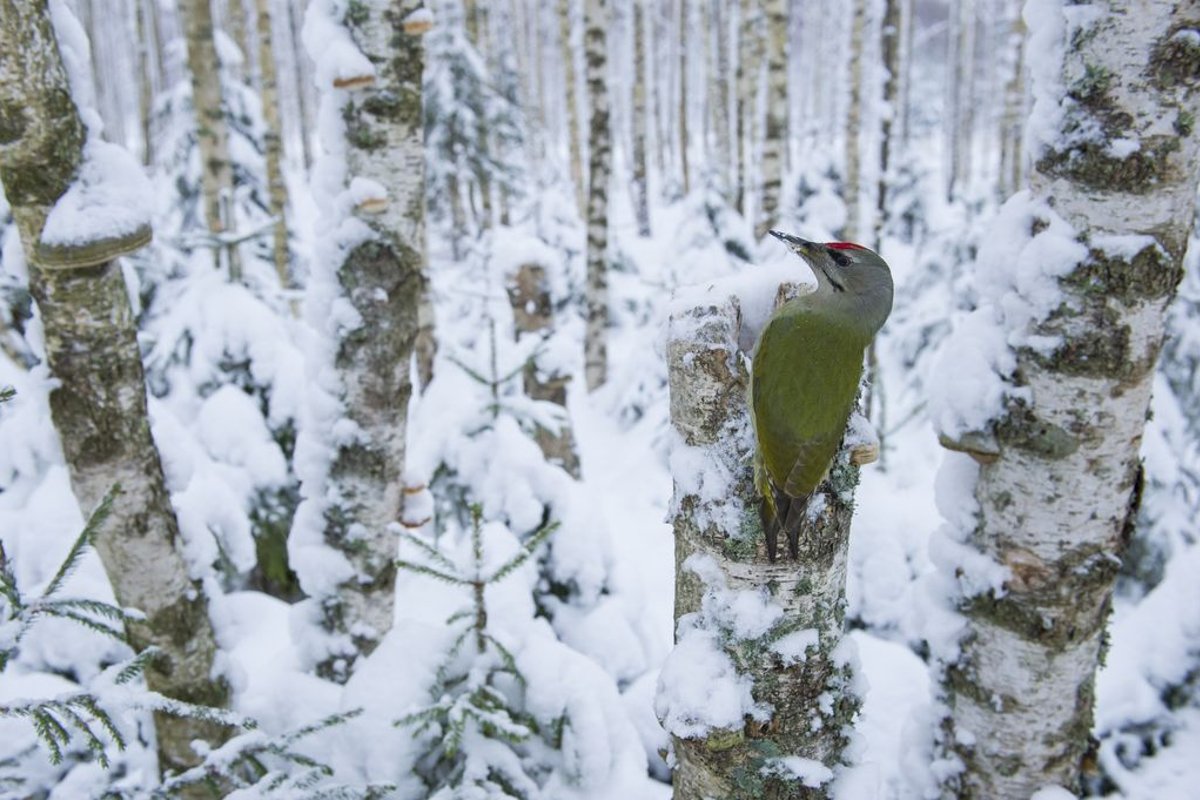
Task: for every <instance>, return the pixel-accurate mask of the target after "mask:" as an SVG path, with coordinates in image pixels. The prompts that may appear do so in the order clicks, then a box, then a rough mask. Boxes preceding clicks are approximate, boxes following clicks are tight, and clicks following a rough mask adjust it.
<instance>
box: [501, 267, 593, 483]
mask: <svg viewBox="0 0 1200 800" xmlns="http://www.w3.org/2000/svg"><path fill="white" fill-rule="evenodd" d="M508 299H509V302H510V303H511V304H512V309H513V321H514V327H515V331H514V336H515V337H516V338H517V339H518V340H519V339H520V338H521V337H522V336H532V337H535V340H545V339H547V338H549V337H550V336H553V335H554V333H555V320H554V304H553V302H552V298H551V296H550V288H549V283H548V281H547V280H546V268H545V267H544V266H542V265H541V264H535V263H529V264H522V265H521V267H520V268H519V269H518V270H517V272H516V274H515V275H513V276H512V278H511V280H510V282H509V285H508ZM539 352H540V351H539ZM538 361H539V359H538V357H537V356H536V355H535V357H534V358H532V359H530V361H529V363H528V364H526V365H525V371H524V376H523V381H524V385H525V394H526V395H527V396H528V397H530V398H532V399H534V400H542V401H545V402H549V403H553V404H555V405H556V406H559V407H560V408H562V409H563V411H562V415H561V417H560V418H559V420H558V421H559V425H558V427H557V428H553V429H552V428H546V427H543V426H542V425H540V424H536V423H535V426H534V432H533V440H534V441H535V442H537V445H538V448H539V449H541V451H542V455H543V456H545V458H546V461H548V462H550V463H551V464H556V465H558V466H560V467H562V468H563V469H564V470H565V471H566V472H567V474H568V475H570V476H571V477H573V478H578V477H579V454H578V453H577V452H576V449H575V434H574V432H573V430H572V427H571V419H570V417H569V416H568V415H567V413H566V407H567V387H568V386H569V385H570V383H571V376H570V375H569V374H564V373H561V372H559V371H558V365H557V364H555V363H548V364H545V365H543V364H539V363H538ZM552 361H553V360H552V359H551V362H552Z"/></svg>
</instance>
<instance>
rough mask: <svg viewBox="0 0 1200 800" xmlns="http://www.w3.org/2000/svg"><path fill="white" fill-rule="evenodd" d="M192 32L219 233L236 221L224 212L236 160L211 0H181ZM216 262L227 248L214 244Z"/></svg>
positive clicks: (198, 112)
mask: <svg viewBox="0 0 1200 800" xmlns="http://www.w3.org/2000/svg"><path fill="white" fill-rule="evenodd" d="M180 5H181V9H180V12H181V13H182V14H183V16H184V26H185V32H186V33H185V35H186V37H187V63H188V70H189V71H190V72H191V76H192V110H193V113H194V114H195V116H196V142H197V145H198V146H199V148H200V191H201V194H202V195H203V197H204V219H205V222H207V223H208V230H209V232H210V233H212V234H213V235H214V236H216V235H219V234H221V233H223V232H225V230H226V228H227V227H228V226H230V225H231V223H232V220H227V219H225V216H224V214H223V213H222V205H223V200H224V198H226V197H232V195H233V162H232V161H230V158H229V124H228V122H227V121H226V119H225V106H224V102H223V101H222V99H221V65H220V62H219V61H218V59H217V45H216V40H215V39H214V38H213V35H214V28H213V15H212V1H211V0H181V3H180ZM213 259H214V264H216V265H217V266H219V265H220V263H221V249H220V248H219V247H214V248H213ZM229 272H230V275H229V277H230V279H231V280H240V278H241V261H240V259H239V257H238V249H237V246H236V245H235V246H233V247H231V248H230V250H229Z"/></svg>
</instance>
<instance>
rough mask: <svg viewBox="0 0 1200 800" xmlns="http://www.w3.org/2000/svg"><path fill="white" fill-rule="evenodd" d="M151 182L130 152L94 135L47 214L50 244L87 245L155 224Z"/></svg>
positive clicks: (46, 234) (46, 231) (44, 239)
mask: <svg viewBox="0 0 1200 800" xmlns="http://www.w3.org/2000/svg"><path fill="white" fill-rule="evenodd" d="M152 197H153V191H152V189H151V187H150V182H149V181H148V180H147V179H146V177H145V173H144V172H142V165H141V164H139V163H138V161H137V159H135V158H134V157H133V156H132V155H130V153H129V151H128V150H126V149H125V148H123V147H118V146H117V145H115V144H109V143H108V142H104V141H101V140H100V139H98V138H96V137H95V136H93V137H92V138H90V139H89V140H88V142H87V144H86V145H85V146H84V149H83V163H82V164H81V165H80V167H79V175H78V177H77V178H76V180H75V182H74V183H72V184H71V187H70V188H69V189H67V191H66V192H65V193H64V194H63V196H62V197H60V198H59V199H58V202H57V203H55V204H54V208H52V209H51V210H50V214H49V216H47V217H46V224H45V227H43V228H42V236H41V241H42V244H46V245H82V244H87V243H88V242H94V241H97V240H99V239H111V238H117V237H121V236H128V235H130V234H132V233H134V232H136V231H138V230H139V229H141V228H145V227H147V226H149V225H150V216H151V206H150V202H151V198H152Z"/></svg>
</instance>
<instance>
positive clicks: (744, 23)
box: [734, 0, 760, 216]
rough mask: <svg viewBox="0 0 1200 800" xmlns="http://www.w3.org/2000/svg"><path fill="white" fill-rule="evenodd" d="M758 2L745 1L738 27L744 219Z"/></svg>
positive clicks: (739, 196)
mask: <svg viewBox="0 0 1200 800" xmlns="http://www.w3.org/2000/svg"><path fill="white" fill-rule="evenodd" d="M758 14H759V10H758V0H742V6H741V19H740V24H739V25H738V63H737V111H736V113H737V134H736V135H737V190H736V192H734V202H735V203H736V205H737V209H738V211H739V212H741V214H742V216H748V215H749V213H750V203H749V194H750V192H751V188H750V187H751V180H750V162H751V160H752V158H753V149H754V147H753V140H754V115H755V107H756V105H757V104H756V102H755V95H756V94H757V86H758V80H757V78H758V59H757V58H755V54H756V53H757V52H758V49H759V47H760V45H758V44H757V41H756V40H757V38H758V30H757V25H756V23H757V20H758Z"/></svg>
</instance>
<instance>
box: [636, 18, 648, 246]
mask: <svg viewBox="0 0 1200 800" xmlns="http://www.w3.org/2000/svg"><path fill="white" fill-rule="evenodd" d="M647 80H648V77H647V75H646V2H645V0H633V207H634V215H635V216H636V217H637V225H638V235H639V236H649V235H650V201H649V198H648V196H647V194H648V191H647V190H648V187H647V178H648V176H647V171H646V136H647V130H648V127H649V123H648V120H649V115H648V114H647V113H646V82H647Z"/></svg>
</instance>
